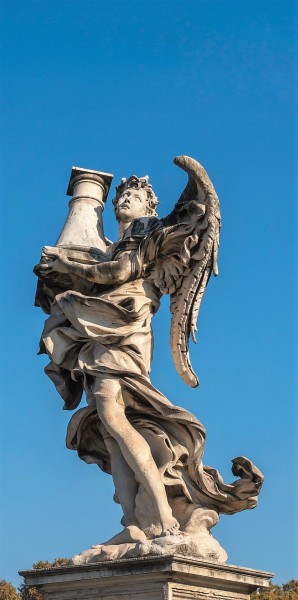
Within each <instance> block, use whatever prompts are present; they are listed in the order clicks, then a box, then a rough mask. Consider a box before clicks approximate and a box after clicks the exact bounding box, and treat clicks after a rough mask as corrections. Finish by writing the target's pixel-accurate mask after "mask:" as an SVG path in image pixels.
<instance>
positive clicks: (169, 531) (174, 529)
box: [160, 518, 179, 537]
mask: <svg viewBox="0 0 298 600" xmlns="http://www.w3.org/2000/svg"><path fill="white" fill-rule="evenodd" d="M178 532H179V523H178V521H176V519H174V518H173V519H172V524H171V525H170V526H169V527H166V528H165V529H164V528H163V530H162V532H161V534H160V537H165V536H167V535H177V533H178Z"/></svg>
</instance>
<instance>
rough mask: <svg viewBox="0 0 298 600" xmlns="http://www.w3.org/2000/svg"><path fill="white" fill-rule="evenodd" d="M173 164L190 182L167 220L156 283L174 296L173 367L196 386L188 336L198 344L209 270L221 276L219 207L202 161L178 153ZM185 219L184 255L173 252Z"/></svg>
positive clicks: (188, 382)
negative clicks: (201, 311)
mask: <svg viewBox="0 0 298 600" xmlns="http://www.w3.org/2000/svg"><path fill="white" fill-rule="evenodd" d="M174 163H175V164H176V165H178V166H179V167H180V168H181V169H183V170H184V171H186V173H188V183H187V185H186V187H185V189H184V191H183V193H182V194H181V196H180V198H179V200H178V202H177V203H176V205H175V208H174V211H173V212H172V213H171V214H170V215H169V216H168V217H166V218H165V219H163V221H164V224H165V225H166V228H167V226H168V227H169V229H167V231H168V232H169V233H168V235H166V236H165V241H164V244H163V246H164V248H161V252H160V254H159V256H160V258H159V260H158V261H157V263H156V268H155V283H156V285H157V286H158V287H159V289H160V290H161V291H162V293H166V292H168V293H170V295H171V313H172V321H171V351H172V356H173V360H174V364H175V367H176V369H177V371H178V373H179V375H180V376H181V378H182V379H183V381H185V383H187V384H188V385H190V386H191V387H196V386H197V385H199V380H198V378H197V376H196V374H195V373H194V371H193V369H192V366H191V362H190V358H189V349H188V340H189V336H190V335H191V336H192V339H193V341H194V342H196V339H195V332H196V330H197V327H196V323H197V317H198V313H199V309H200V305H201V301H202V298H203V295H204V292H205V289H206V286H207V283H208V281H209V278H210V275H211V273H212V272H213V273H214V275H217V274H218V268H217V253H218V246H219V230H220V211H219V202H218V197H217V195H216V192H215V189H214V187H213V185H212V183H211V181H210V179H209V177H208V175H207V173H206V171H205V170H204V169H203V167H202V165H200V164H199V163H198V162H197V161H195V160H194V159H192V158H190V157H188V156H178V157H177V158H175V159H174ZM186 213H187V214H188V224H187V219H185V214H186ZM192 214H193V218H191V217H192ZM184 222H186V225H185V234H184V238H185V239H184V245H183V247H181V252H180V254H179V252H178V253H177V248H176V250H175V248H174V247H173V248H172V251H171V249H170V251H169V244H171V235H172V236H173V239H174V238H175V240H176V242H172V244H174V245H175V243H177V225H178V229H179V223H180V228H181V235H183V223H184ZM173 223H176V227H175V226H174V225H173ZM175 230H176V231H175ZM171 231H172V233H171Z"/></svg>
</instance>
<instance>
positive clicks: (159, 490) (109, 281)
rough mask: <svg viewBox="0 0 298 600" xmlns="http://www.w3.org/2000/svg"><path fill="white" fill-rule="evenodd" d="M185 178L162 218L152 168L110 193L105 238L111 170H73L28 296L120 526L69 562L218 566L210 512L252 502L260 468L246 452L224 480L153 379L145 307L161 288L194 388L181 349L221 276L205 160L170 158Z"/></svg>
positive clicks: (75, 445)
mask: <svg viewBox="0 0 298 600" xmlns="http://www.w3.org/2000/svg"><path fill="white" fill-rule="evenodd" d="M175 163H176V164H177V165H178V166H180V167H181V168H182V169H183V170H184V171H185V172H186V173H187V174H188V176H189V181H188V184H187V186H186V188H185V190H184V191H183V193H182V194H181V196H180V198H179V200H178V202H177V203H176V204H175V206H174V209H173V211H172V212H171V213H170V215H168V216H166V217H164V218H162V219H159V218H158V217H157V212H156V208H157V204H158V200H157V197H156V195H155V193H154V192H153V189H152V186H151V185H150V184H149V181H148V177H147V176H146V177H141V178H139V177H136V176H134V175H133V176H131V177H129V179H122V181H121V183H120V185H118V186H117V188H116V197H115V198H114V200H113V204H114V211H115V215H116V218H117V221H118V224H119V240H118V241H117V242H115V243H110V242H109V241H108V240H106V238H105V237H104V232H103V224H102V210H103V206H104V202H105V199H106V194H107V191H108V188H109V185H110V183H111V178H112V176H111V175H109V174H107V173H101V172H99V171H90V170H86V169H78V168H75V169H74V170H73V171H72V176H71V181H70V186H69V190H68V192H69V193H70V194H74V197H73V198H72V200H71V201H70V213H69V216H68V218H67V221H66V224H65V226H64V228H63V231H62V233H61V236H60V238H59V240H58V242H57V245H56V246H55V247H49V246H46V247H44V248H43V251H42V257H41V261H40V263H39V264H38V265H37V266H36V267H35V272H36V274H37V275H38V277H39V283H38V291H37V297H36V303H37V304H38V305H39V306H41V307H42V308H43V309H44V310H45V312H47V313H48V314H49V318H48V319H47V321H46V323H45V327H44V330H43V334H42V341H41V347H40V351H41V352H42V353H46V354H47V355H48V356H49V358H50V361H51V362H50V364H49V365H48V366H47V367H46V373H47V374H48V375H49V377H50V378H51V379H52V381H53V382H54V384H55V386H56V388H57V391H58V392H59V394H60V395H61V397H62V398H63V400H64V402H65V406H64V408H66V409H67V410H74V409H76V408H77V407H78V405H79V403H80V401H81V398H82V394H83V392H85V394H86V400H87V406H86V407H83V408H81V409H79V410H78V411H76V412H75V414H74V415H73V417H72V419H71V420H70V423H69V426H68V431H67V438H66V442H67V447H68V448H70V449H72V450H76V451H77V452H78V455H79V457H80V458H81V459H83V460H84V461H86V462H87V463H96V464H97V465H99V466H100V468H101V469H102V470H103V471H105V472H107V473H110V474H111V475H112V476H113V480H114V484H115V497H114V499H115V501H116V502H119V503H120V504H121V507H122V510H123V517H122V520H121V523H122V525H123V526H124V529H123V531H120V533H118V534H116V535H115V536H113V537H112V538H111V539H110V540H106V541H105V542H104V541H102V540H98V542H99V544H98V545H96V546H95V547H93V548H91V549H89V550H86V551H84V552H82V553H81V554H80V555H77V556H76V557H74V559H73V561H74V563H76V564H84V563H86V562H94V561H99V560H100V561H102V560H104V561H106V560H114V559H118V558H122V557H127V558H129V557H136V556H138V555H141V556H145V555H148V556H152V555H153V556H159V555H164V554H168V553H169V552H170V553H175V552H176V553H177V552H179V553H181V552H183V554H185V555H189V556H191V555H194V556H196V557H197V558H200V559H205V560H212V561H213V562H215V561H217V562H219V563H220V562H224V561H225V560H226V558H227V555H226V552H225V550H223V549H222V548H221V547H220V545H219V544H218V542H217V541H216V540H214V538H213V537H212V536H211V534H210V530H211V528H212V527H213V526H214V525H215V524H216V523H217V521H218V515H219V513H225V514H233V513H235V512H239V511H241V510H245V509H247V508H254V507H255V506H256V503H257V496H258V493H259V491H260V489H261V485H262V482H263V476H262V474H261V473H260V471H259V470H258V469H257V468H256V467H255V466H254V465H253V464H252V463H251V461H250V460H248V459H247V458H245V457H237V458H235V459H233V461H232V463H233V467H232V472H233V475H234V476H236V477H237V476H238V477H239V479H237V480H236V481H234V482H232V483H228V484H226V483H224V481H223V480H222V478H221V476H220V474H219V473H218V472H217V471H216V470H215V469H213V468H211V467H207V466H204V465H203V462H202V459H203V450H204V444H205V436H206V432H205V429H204V427H203V425H202V424H201V423H200V421H199V420H198V419H197V418H196V417H195V416H194V415H192V414H190V413H189V412H188V411H186V410H185V409H183V408H181V407H179V406H175V405H173V404H172V403H171V402H170V401H169V400H168V399H167V398H165V396H164V395H163V394H162V393H161V392H159V391H158V390H157V389H156V388H155V387H154V386H153V385H152V384H151V381H150V378H149V372H150V366H151V360H152V349H153V337H152V329H151V320H152V316H153V315H154V314H155V313H156V311H157V310H158V308H159V305H160V299H161V296H162V295H164V294H169V295H170V297H171V312H172V320H171V350H172V355H173V360H174V363H175V366H176V369H177V372H178V373H179V375H180V376H181V378H182V379H183V380H184V382H185V383H187V384H188V385H190V386H191V387H195V386H197V385H198V378H197V376H196V374H195V373H194V371H193V369H192V366H191V363H190V358H189V351H188V340H189V337H190V335H191V336H192V337H193V338H194V335H195V330H196V321H197V316H198V311H199V308H200V304H201V300H202V297H203V295H204V292H205V289H206V286H207V283H208V281H209V278H210V275H211V273H212V272H213V273H214V274H215V275H216V274H217V250H218V243H219V228H220V213H219V202H218V198H217V195H216V192H215V190H214V187H213V185H212V183H211V181H210V179H209V177H208V175H207V173H206V171H205V170H204V169H203V167H202V166H201V165H200V164H199V163H198V162H197V161H195V160H193V159H191V158H189V157H186V156H181V157H178V158H177V159H175Z"/></svg>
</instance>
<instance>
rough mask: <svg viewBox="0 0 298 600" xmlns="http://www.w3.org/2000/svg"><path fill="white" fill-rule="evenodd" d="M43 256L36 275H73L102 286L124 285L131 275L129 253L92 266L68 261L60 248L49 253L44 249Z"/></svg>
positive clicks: (36, 269) (36, 268)
mask: <svg viewBox="0 0 298 600" xmlns="http://www.w3.org/2000/svg"><path fill="white" fill-rule="evenodd" d="M44 254H45V255H46V257H47V260H46V262H44V263H43V264H39V265H37V267H35V271H36V272H37V274H38V275H39V274H41V275H46V274H47V273H50V272H52V271H55V272H57V273H67V274H68V275H75V276H77V277H80V278H81V279H85V280H87V281H91V282H92V283H97V284H102V285H115V284H117V283H125V282H126V281H128V280H129V279H130V278H131V275H132V265H131V261H130V256H129V253H122V254H121V255H118V257H117V260H110V261H105V262H98V263H96V264H93V265H86V264H83V263H79V262H76V261H74V260H70V259H69V258H68V257H67V254H66V252H65V251H64V250H62V249H60V248H51V250H49V251H46V250H45V249H44Z"/></svg>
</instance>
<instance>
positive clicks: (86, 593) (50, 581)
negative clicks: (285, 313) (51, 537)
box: [21, 555, 273, 600]
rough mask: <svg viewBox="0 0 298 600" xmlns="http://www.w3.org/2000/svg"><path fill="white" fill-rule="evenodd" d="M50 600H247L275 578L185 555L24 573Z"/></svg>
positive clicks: (27, 579)
mask: <svg viewBox="0 0 298 600" xmlns="http://www.w3.org/2000/svg"><path fill="white" fill-rule="evenodd" d="M21 575H23V576H24V577H25V582H26V584H27V585H34V586H37V587H38V588H41V589H42V590H43V591H44V597H45V600H74V598H75V599H76V600H91V599H92V600H95V599H96V600H99V599H100V600H108V599H109V600H182V599H185V600H248V599H249V597H250V594H251V593H252V592H253V591H255V590H256V589H257V588H258V587H263V588H266V587H268V585H269V581H270V579H271V577H273V574H272V573H266V572H264V571H255V570H253V569H246V568H243V567H237V566H233V565H218V564H214V563H211V562H202V561H198V560H195V559H194V558H185V557H183V556H178V555H177V556H172V555H170V556H169V555H168V556H160V557H154V558H152V557H144V558H138V559H127V560H119V561H112V562H107V563H100V564H92V565H91V564H89V565H85V566H80V567H79V566H69V567H59V568H56V569H42V570H39V571H23V572H21Z"/></svg>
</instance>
